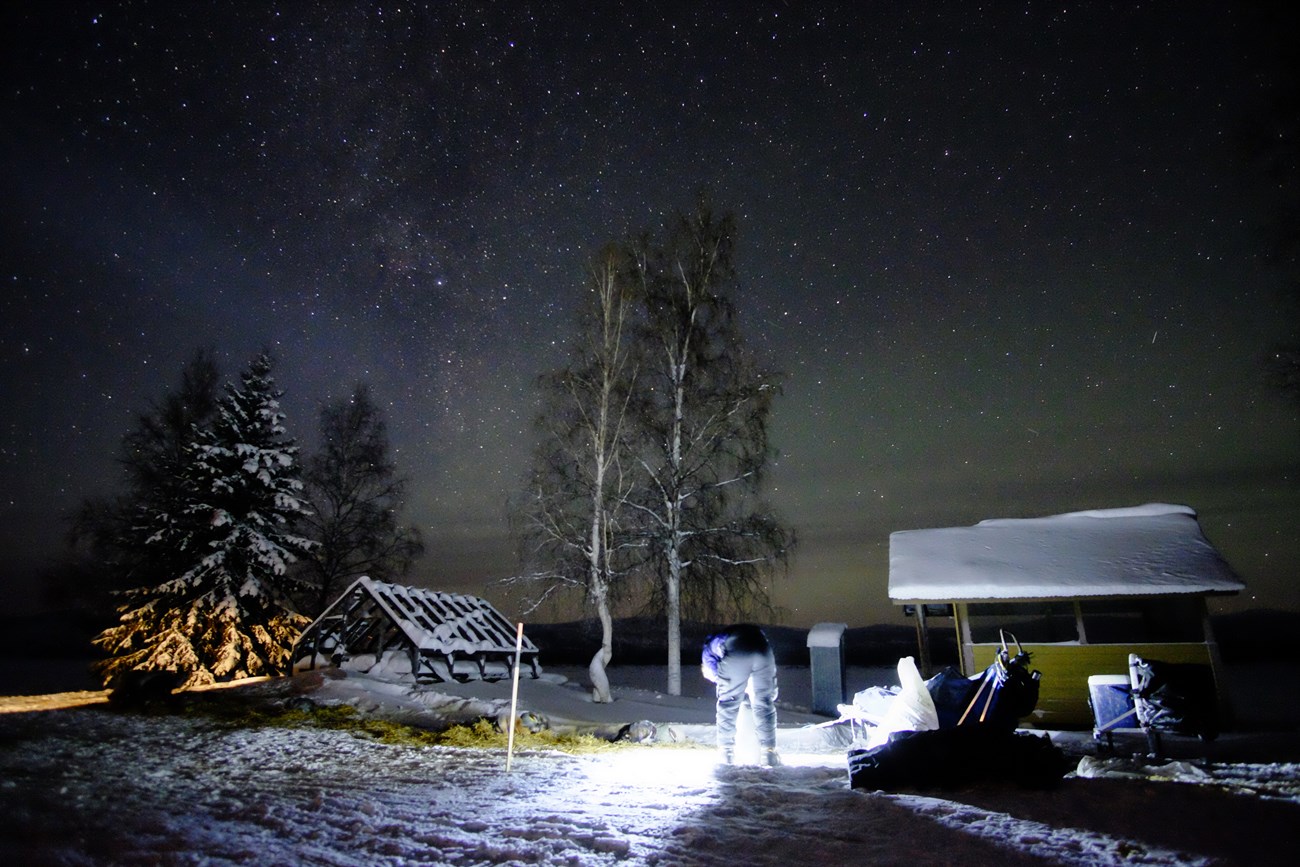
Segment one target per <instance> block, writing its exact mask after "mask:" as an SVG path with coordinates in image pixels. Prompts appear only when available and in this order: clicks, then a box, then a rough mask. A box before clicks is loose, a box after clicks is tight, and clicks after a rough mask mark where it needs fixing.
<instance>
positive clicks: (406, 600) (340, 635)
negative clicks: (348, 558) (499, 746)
mask: <svg viewBox="0 0 1300 867" xmlns="http://www.w3.org/2000/svg"><path fill="white" fill-rule="evenodd" d="M515 641H516V630H515V627H514V625H513V624H511V623H510V622H509V621H508V620H506V619H505V617H503V616H502V615H501V612H499V611H497V610H496V609H495V608H493V607H492V605H491V604H489V603H488V602H487V601H485V600H483V599H480V598H479V597H477V596H467V595H463V594H459V593H440V592H437V591H434V590H428V589H425V588H421V587H404V586H401V585H397V584H387V583H385V582H383V581H374V580H372V579H370V578H367V577H361V578H358V579H357V580H356V581H354V582H353V583H352V586H350V587H349V588H348V589H347V590H345V591H344V592H343V595H341V596H340V597H339V598H338V599H337V600H335V601H334V603H333V604H332V605H330V607H329V608H327V609H326V610H325V613H323V614H322V615H321V616H320V617H318V618H316V620H315V621H314V622H313V623H312V624H311V625H310V626H308V627H307V628H306V629H305V630H303V633H302V635H301V636H299V638H298V641H297V643H296V644H295V645H294V652H293V659H294V669H295V670H304V669H312V668H316V667H317V666H318V665H325V664H330V665H338V666H340V667H342V668H346V669H353V670H361V671H382V672H385V673H388V674H390V675H394V676H413V677H414V678H415V679H416V680H434V681H449V680H462V681H463V680H497V679H501V678H505V677H510V676H511V675H512V674H513V672H514V662H515ZM537 652H538V651H537V646H536V645H535V644H533V642H532V641H530V640H529V639H528V636H524V637H523V643H522V650H521V653H520V660H521V672H520V673H521V674H522V673H523V670H522V667H523V666H527V670H528V672H529V673H530V674H531V676H532V677H537V676H538V675H539V673H540V671H539V669H538V665H537Z"/></svg>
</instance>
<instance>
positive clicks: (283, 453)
mask: <svg viewBox="0 0 1300 867" xmlns="http://www.w3.org/2000/svg"><path fill="white" fill-rule="evenodd" d="M271 368H272V361H271V358H270V356H269V355H268V354H266V353H263V354H261V355H259V356H258V357H257V358H255V359H254V360H253V362H252V364H251V365H250V366H249V369H248V371H247V372H245V373H244V374H243V375H242V377H241V383H240V385H239V386H238V387H236V386H234V385H227V386H226V394H225V395H224V396H223V397H222V399H221V401H220V404H219V406H218V411H217V414H216V416H215V419H214V420H213V422H212V423H211V426H210V427H208V428H206V429H202V430H197V429H196V431H195V435H194V438H193V440H192V442H191V443H190V444H189V446H188V447H187V448H186V456H185V461H184V466H183V467H182V469H181V479H180V485H179V489H180V490H181V491H182V496H181V497H180V498H179V499H180V500H182V502H180V503H179V504H178V506H177V508H176V509H175V511H164V510H162V509H158V508H153V507H148V506H146V508H144V509H143V510H142V513H141V514H140V516H139V524H140V529H141V530H142V531H145V530H147V531H148V535H147V536H146V537H145V538H146V544H147V545H150V546H161V547H162V548H164V549H165V550H167V551H168V552H170V553H172V554H175V555H176V557H177V560H178V561H179V562H182V563H183V564H184V566H178V567H177V572H176V573H175V574H174V575H171V576H169V577H167V578H166V579H164V580H162V581H161V582H159V583H157V584H153V585H147V586H142V587H138V588H135V589H133V590H129V591H126V592H125V593H124V594H123V600H124V601H123V604H122V605H121V607H120V608H119V613H120V618H119V623H118V625H116V626H113V627H111V628H109V629H106V630H105V631H104V632H102V633H100V635H99V636H97V637H96V639H95V643H96V644H97V645H98V646H99V647H100V648H102V649H103V650H104V651H105V652H106V653H107V658H106V659H105V660H103V661H102V662H101V663H99V664H98V666H97V670H98V673H99V674H100V676H101V677H102V678H103V680H104V682H105V683H110V682H112V681H113V680H114V678H116V677H117V676H118V675H119V674H121V673H122V672H125V671H129V670H133V669H136V670H166V669H174V670H176V671H179V672H181V673H183V674H185V675H186V682H185V685H186V686H196V685H200V684H207V683H213V682H216V681H229V680H238V679H241V678H245V677H253V676H256V675H264V674H274V673H276V672H278V671H281V670H282V669H283V667H284V665H285V663H286V662H287V660H288V655H289V651H290V649H291V647H292V645H293V642H294V640H295V639H296V638H297V636H298V634H299V632H300V631H301V629H302V627H303V626H304V625H305V624H306V622H307V619H306V618H305V617H303V616H302V615H300V614H298V613H297V612H295V611H294V610H293V608H292V606H291V604H290V602H289V596H290V590H291V588H290V586H289V582H290V581H291V580H292V579H291V578H290V573H289V571H288V566H289V564H290V563H291V562H293V561H294V560H295V559H296V558H297V557H298V556H301V555H303V554H305V553H306V552H307V551H308V550H309V548H310V546H311V543H310V542H309V541H307V540H306V539H302V538H300V537H298V536H295V535H293V534H292V533H291V531H290V527H291V526H292V523H293V521H295V520H296V519H297V518H299V517H300V516H301V515H302V514H303V513H304V512H305V507H304V505H303V501H302V499H301V490H302V482H301V481H300V480H299V478H298V463H297V451H298V450H297V447H296V446H295V445H294V442H293V440H292V439H290V438H288V437H287V436H286V435H285V431H284V427H283V420H284V416H283V414H282V413H281V412H280V407H279V397H280V393H279V392H278V391H276V389H275V386H274V382H273V380H272V379H271Z"/></svg>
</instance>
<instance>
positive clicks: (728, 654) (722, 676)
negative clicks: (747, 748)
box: [700, 623, 781, 768]
mask: <svg viewBox="0 0 1300 867" xmlns="http://www.w3.org/2000/svg"><path fill="white" fill-rule="evenodd" d="M700 673H701V674H703V675H704V677H705V679H707V680H710V681H712V682H713V683H715V684H716V685H717V695H718V704H717V728H718V757H719V760H720V761H721V762H722V763H723V764H727V765H729V764H731V763H732V762H733V761H734V759H735V747H736V717H737V716H738V714H739V712H740V703H741V701H742V700H743V699H744V697H745V694H746V693H748V694H749V701H750V707H751V708H752V709H753V712H754V730H755V734H756V735H757V736H758V747H759V755H760V756H761V757H762V761H763V763H764V764H765V765H767V766H768V767H770V768H771V767H776V766H778V765H780V764H781V759H780V756H779V755H778V753H777V751H776V695H777V686H776V656H775V655H774V654H773V653H772V645H771V644H770V643H769V642H768V640H767V636H766V635H765V634H763V630H762V629H760V628H758V627H757V626H754V625H752V624H749V623H740V624H737V625H735V626H729V627H727V628H726V629H724V630H722V631H721V632H719V633H717V634H715V635H710V636H709V637H708V638H707V639H705V642H704V653H703V655H702V656H701V659H700Z"/></svg>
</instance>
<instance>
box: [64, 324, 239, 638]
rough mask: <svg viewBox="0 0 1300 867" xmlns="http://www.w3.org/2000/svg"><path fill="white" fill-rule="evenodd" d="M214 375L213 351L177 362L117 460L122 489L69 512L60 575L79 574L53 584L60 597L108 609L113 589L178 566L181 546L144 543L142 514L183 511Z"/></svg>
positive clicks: (212, 409) (145, 582)
mask: <svg viewBox="0 0 1300 867" xmlns="http://www.w3.org/2000/svg"><path fill="white" fill-rule="evenodd" d="M220 380H221V374H220V371H219V370H218V368H217V364H216V362H215V361H214V360H213V355H212V350H211V349H200V350H198V351H196V352H195V353H194V355H193V356H192V357H191V358H190V360H189V361H187V362H186V364H185V366H184V367H183V368H182V370H181V380H180V384H179V386H178V387H177V388H176V389H175V390H174V391H171V392H168V393H167V394H165V395H164V396H163V398H162V400H160V401H158V402H157V403H155V404H154V405H152V406H151V407H150V408H149V410H148V411H147V412H144V413H141V414H140V415H139V416H138V417H137V420H136V426H135V429H134V430H132V431H131V432H129V433H128V434H127V435H126V436H124V437H123V439H122V449H121V455H120V457H119V460H118V463H119V465H120V466H121V468H122V472H123V476H124V482H125V491H124V492H123V493H121V494H119V495H117V496H114V497H99V498H89V499H87V500H85V501H83V503H82V504H81V506H80V508H79V509H78V510H77V512H76V513H75V514H74V515H73V518H72V528H71V532H70V534H69V536H70V542H71V543H72V547H73V551H74V558H75V559H76V561H77V562H76V563H74V564H71V565H70V566H69V568H68V569H67V570H65V571H64V572H63V574H65V575H75V576H77V578H78V585H77V586H65V587H60V588H56V589H55V590H54V591H53V592H57V593H58V594H59V595H60V597H61V598H62V599H63V600H65V601H71V602H74V603H77V604H80V605H84V606H85V607H87V608H89V609H90V610H91V611H94V612H99V613H107V612H109V611H111V610H112V609H113V608H114V607H115V603H113V602H112V594H113V593H114V592H116V591H120V590H125V589H127V588H130V587H138V586H152V585H156V584H159V583H161V582H162V581H163V580H165V579H166V578H167V577H170V576H173V575H176V574H178V573H179V571H182V570H183V568H184V565H185V564H184V562H183V560H182V559H181V556H180V552H177V551H174V550H172V549H169V548H165V547H162V546H158V545H149V544H147V540H148V533H149V532H151V531H147V530H146V529H145V524H143V523H142V522H141V517H142V516H143V515H146V514H149V513H161V514H179V512H180V511H181V507H182V505H183V501H184V496H185V495H184V482H183V477H184V472H183V470H184V467H185V466H186V462H187V455H186V449H187V448H188V446H189V445H190V443H191V442H192V441H193V438H194V434H195V431H196V430H197V429H202V428H204V427H206V426H207V425H208V424H209V423H210V422H211V421H212V419H213V418H214V417H215V415H216V411H217V402H218V399H219V396H220V393H221V388H220Z"/></svg>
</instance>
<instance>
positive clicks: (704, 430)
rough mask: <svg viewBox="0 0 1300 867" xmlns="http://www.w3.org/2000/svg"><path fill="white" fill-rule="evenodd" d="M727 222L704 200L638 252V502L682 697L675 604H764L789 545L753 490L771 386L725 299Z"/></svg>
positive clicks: (729, 281)
mask: <svg viewBox="0 0 1300 867" xmlns="http://www.w3.org/2000/svg"><path fill="white" fill-rule="evenodd" d="M735 228H736V227H735V220H734V218H733V217H732V216H731V215H725V216H722V217H717V216H715V215H714V214H713V211H712V209H711V208H710V206H709V205H708V203H707V201H705V200H704V199H703V198H701V199H700V201H699V202H698V203H697V207H696V210H695V212H694V213H692V214H688V215H678V217H677V219H676V222H675V225H674V226H673V227H672V229H671V230H670V231H669V233H668V236H667V238H666V240H665V241H664V243H663V244H662V245H661V246H657V247H648V248H646V249H644V250H643V251H642V253H641V254H640V256H639V257H638V259H637V265H638V273H639V276H640V282H641V284H642V286H643V289H644V298H645V301H646V320H647V324H646V333H645V334H644V335H643V339H642V342H641V343H642V349H643V351H644V353H645V360H644V362H643V373H642V385H641V389H640V391H641V393H642V394H643V395H644V396H645V398H646V399H645V400H644V401H642V402H640V403H639V407H640V409H641V412H640V413H639V433H640V435H641V444H642V449H643V451H642V452H641V461H642V465H643V468H644V470H645V473H646V476H647V477H648V480H649V481H648V483H647V484H646V486H645V488H644V489H643V490H642V496H640V497H639V498H638V499H637V501H636V508H637V512H638V515H639V521H640V525H641V527H642V530H643V532H644V534H645V538H646V539H647V540H648V543H649V545H648V550H649V552H650V555H651V562H652V563H653V564H654V567H655V572H656V574H657V575H658V577H659V582H658V584H657V586H656V587H655V588H654V591H655V596H656V598H655V600H654V601H656V602H657V603H658V604H660V605H662V608H663V611H664V614H665V616H666V619H667V631H668V634H667V640H668V685H667V690H668V693H669V694H670V695H680V694H681V620H682V616H683V612H691V613H696V614H699V615H701V616H704V617H708V618H710V619H716V618H717V617H719V616H721V615H723V614H725V613H745V612H748V611H752V610H754V609H756V608H765V609H768V610H770V601H769V600H770V597H769V594H768V591H767V586H766V581H765V579H766V578H767V576H768V574H769V572H770V569H771V567H773V566H775V565H782V564H784V563H785V561H786V556H787V551H788V550H789V548H790V547H791V545H792V544H793V542H794V538H793V534H792V533H791V532H789V531H787V530H786V529H785V528H784V527H782V526H781V524H780V523H779V522H778V521H777V520H776V519H775V518H774V517H773V516H772V514H771V513H770V511H769V510H768V509H767V507H766V505H765V504H764V503H763V502H762V501H761V498H760V496H759V494H760V490H761V483H762V479H763V474H764V471H765V469H766V467H767V465H768V463H769V461H770V460H771V458H772V455H773V452H772V449H771V448H770V446H769V444H768V436H767V419H768V415H769V412H770V410H771V405H772V399H773V398H774V397H775V396H776V394H777V393H778V392H779V386H778V384H777V381H776V376H775V375H773V374H771V373H767V372H765V371H762V370H760V369H759V367H758V366H757V364H756V363H755V361H754V359H753V357H752V355H751V354H750V353H749V352H748V350H747V349H746V347H745V344H744V340H743V338H742V336H741V334H740V331H739V328H738V327H737V323H736V317H735V308H734V306H733V302H732V299H731V292H732V290H733V287H734V284H735V279H736V273H735V268H734V261H733V254H734V246H735Z"/></svg>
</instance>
